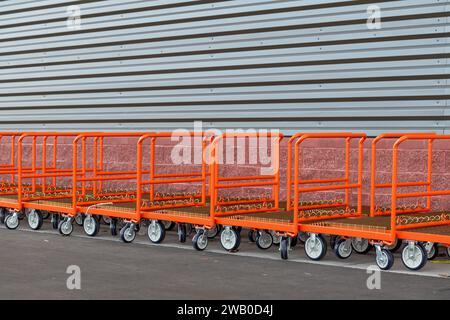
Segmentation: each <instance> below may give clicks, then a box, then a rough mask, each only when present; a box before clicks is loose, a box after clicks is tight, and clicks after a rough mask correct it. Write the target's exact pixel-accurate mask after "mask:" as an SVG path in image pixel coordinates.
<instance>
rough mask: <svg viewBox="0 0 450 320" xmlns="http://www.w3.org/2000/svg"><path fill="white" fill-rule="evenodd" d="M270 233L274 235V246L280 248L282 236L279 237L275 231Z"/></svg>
mask: <svg viewBox="0 0 450 320" xmlns="http://www.w3.org/2000/svg"><path fill="white" fill-rule="evenodd" d="M269 233H270V234H271V235H272V239H273V244H274V245H276V246H279V245H280V242H281V236H279V235H277V233H276V232H273V231H269Z"/></svg>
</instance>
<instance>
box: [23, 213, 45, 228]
mask: <svg viewBox="0 0 450 320" xmlns="http://www.w3.org/2000/svg"><path fill="white" fill-rule="evenodd" d="M27 220H28V226H29V227H30V229H31V230H39V229H41V228H42V225H43V223H44V217H43V216H42V213H41V212H40V211H38V210H35V209H31V210H30V211H29V212H28V216H27Z"/></svg>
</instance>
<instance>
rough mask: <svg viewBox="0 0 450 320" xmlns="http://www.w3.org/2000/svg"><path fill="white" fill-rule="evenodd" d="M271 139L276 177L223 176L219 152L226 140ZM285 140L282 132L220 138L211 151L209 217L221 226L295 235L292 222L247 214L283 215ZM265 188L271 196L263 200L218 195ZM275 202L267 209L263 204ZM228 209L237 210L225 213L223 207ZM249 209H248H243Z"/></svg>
mask: <svg viewBox="0 0 450 320" xmlns="http://www.w3.org/2000/svg"><path fill="white" fill-rule="evenodd" d="M261 137H264V138H271V139H273V142H274V144H273V148H272V152H275V154H274V155H275V159H276V163H275V165H277V166H278V167H277V170H276V173H274V174H273V175H256V176H226V177H223V176H221V175H220V170H219V169H220V164H219V151H220V150H221V149H220V145H219V144H220V143H223V144H224V141H225V140H226V139H236V138H261ZM282 140H283V135H282V134H281V133H277V134H274V133H268V134H265V135H261V134H258V133H225V134H223V135H221V136H219V137H217V138H216V139H215V140H214V142H213V144H212V148H211V164H210V171H211V173H212V178H211V183H210V185H211V206H210V215H211V217H213V219H214V220H215V222H216V223H217V224H220V225H226V226H234V227H244V228H249V229H258V230H273V231H278V232H284V233H288V234H295V233H296V229H297V228H296V227H295V226H294V225H293V224H292V222H289V223H282V222H279V221H278V220H276V219H245V218H244V217H245V215H249V214H256V213H275V214H276V213H278V212H280V206H279V190H280V172H279V163H280V161H279V160H280V143H281V141H282ZM257 186H265V187H270V188H271V195H270V196H267V197H266V198H261V199H234V200H224V199H221V197H220V196H219V191H220V190H224V189H233V188H246V187H257ZM268 203H272V204H273V205H272V207H270V208H269V207H268V206H264V204H268ZM257 204H259V205H260V206H259V207H256V208H252V207H251V206H252V205H253V206H254V205H257ZM225 206H232V207H233V206H234V207H235V208H237V209H234V210H233V209H231V210H228V209H227V211H226V212H223V211H222V210H221V208H223V207H225ZM243 206H244V207H245V206H248V207H249V208H248V209H241V208H242V207H243ZM236 216H241V217H242V219H235V217H236Z"/></svg>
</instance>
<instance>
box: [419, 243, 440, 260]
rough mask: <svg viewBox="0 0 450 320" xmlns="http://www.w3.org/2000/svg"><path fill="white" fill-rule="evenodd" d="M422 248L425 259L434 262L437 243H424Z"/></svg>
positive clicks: (437, 247) (437, 248)
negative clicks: (424, 251) (424, 252)
mask: <svg viewBox="0 0 450 320" xmlns="http://www.w3.org/2000/svg"><path fill="white" fill-rule="evenodd" d="M423 247H424V248H425V250H426V252H427V259H428V260H430V261H431V260H434V259H436V258H437V256H438V255H439V246H438V244H437V243H433V242H426V243H423Z"/></svg>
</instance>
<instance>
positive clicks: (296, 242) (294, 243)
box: [290, 236, 298, 248]
mask: <svg viewBox="0 0 450 320" xmlns="http://www.w3.org/2000/svg"><path fill="white" fill-rule="evenodd" d="M297 244H298V236H297V237H291V245H290V247H291V248H294V247H295V246H296V245H297Z"/></svg>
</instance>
